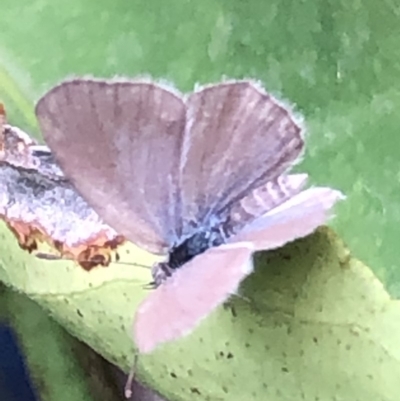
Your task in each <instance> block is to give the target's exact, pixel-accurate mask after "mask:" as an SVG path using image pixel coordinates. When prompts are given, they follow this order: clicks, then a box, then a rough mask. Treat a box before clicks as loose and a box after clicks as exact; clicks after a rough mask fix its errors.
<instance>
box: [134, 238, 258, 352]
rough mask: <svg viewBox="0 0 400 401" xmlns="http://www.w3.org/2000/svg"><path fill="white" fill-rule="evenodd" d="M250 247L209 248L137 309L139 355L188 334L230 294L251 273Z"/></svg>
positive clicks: (136, 332)
mask: <svg viewBox="0 0 400 401" xmlns="http://www.w3.org/2000/svg"><path fill="white" fill-rule="evenodd" d="M252 252H253V248H252V246H251V244H248V243H240V244H235V245H223V246H220V247H217V248H212V249H209V250H208V251H206V252H205V253H203V254H201V255H198V256H196V257H195V258H194V259H192V260H191V261H190V262H188V263H186V264H185V265H184V266H182V267H181V268H180V269H177V270H176V272H174V274H173V275H172V276H171V277H170V278H169V279H168V280H167V281H166V282H165V283H163V284H162V285H160V286H159V287H158V288H157V289H155V290H154V291H153V292H151V293H150V294H149V296H148V297H147V298H146V299H145V300H144V301H143V303H142V304H141V305H140V306H139V308H138V310H137V312H136V315H135V319H134V324H133V335H134V341H135V344H136V346H137V348H138V350H139V352H141V353H148V352H151V351H152V350H153V349H154V348H156V347H157V346H158V345H159V344H161V343H164V342H167V341H171V340H174V339H177V338H179V337H182V336H184V335H185V334H188V333H189V332H190V331H192V330H193V329H194V328H195V327H196V326H197V325H198V324H199V323H200V321H201V320H202V319H203V318H205V317H206V316H207V315H208V314H209V313H210V312H211V311H212V310H213V309H215V308H216V307H217V306H218V305H220V304H221V303H223V302H224V301H225V300H226V299H227V298H228V297H229V296H230V295H231V294H234V293H235V292H236V290H237V288H238V286H239V284H240V282H241V281H242V280H243V279H244V278H245V277H246V276H247V275H248V274H250V273H251V271H252V270H253V263H252V260H251V255H252Z"/></svg>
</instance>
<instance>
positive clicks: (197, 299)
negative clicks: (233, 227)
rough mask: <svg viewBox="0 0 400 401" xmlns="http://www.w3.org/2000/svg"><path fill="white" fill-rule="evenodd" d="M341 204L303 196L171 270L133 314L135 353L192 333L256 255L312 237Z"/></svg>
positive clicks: (323, 193) (313, 194)
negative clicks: (265, 250) (230, 240)
mask: <svg viewBox="0 0 400 401" xmlns="http://www.w3.org/2000/svg"><path fill="white" fill-rule="evenodd" d="M340 199H343V195H342V194H341V193H340V192H339V191H335V190H332V189H330V188H311V189H308V190H305V191H303V192H301V193H299V194H297V195H295V196H294V197H293V198H292V199H291V200H289V201H287V202H284V203H283V204H281V205H280V206H278V207H277V208H275V209H274V210H272V211H270V212H269V213H266V214H265V215H264V216H262V217H260V218H259V219H256V220H255V221H254V222H253V223H251V224H249V225H248V226H247V227H246V228H245V229H244V230H243V231H242V232H241V233H240V234H238V235H237V236H235V237H234V238H233V241H234V242H232V243H230V244H227V245H223V246H220V247H216V248H211V249H209V250H208V251H206V252H205V253H203V254H201V255H198V256H196V257H195V258H194V259H192V260H191V261H190V262H188V263H186V264H185V265H184V266H182V267H181V268H180V269H178V270H176V272H174V274H173V275H172V276H171V277H170V278H169V279H168V280H167V281H166V282H164V283H163V284H162V285H161V286H160V287H158V288H157V289H156V290H154V291H153V292H152V293H151V294H150V295H149V296H148V297H147V298H146V299H145V300H144V301H143V303H142V304H141V305H140V306H139V308H138V310H137V313H136V316H135V320H134V326H133V333H134V340H135V344H136V346H137V347H138V350H139V352H142V353H148V352H151V351H152V350H153V349H154V348H156V347H157V346H158V345H159V344H161V343H164V342H167V341H171V340H174V339H178V338H179V337H182V336H184V335H185V334H188V333H189V332H190V331H192V330H193V329H194V328H195V327H196V326H197V325H198V324H199V323H200V321H201V320H202V319H203V318H204V317H206V316H207V315H208V314H209V313H210V312H211V311H212V310H213V309H214V308H216V307H217V306H218V305H220V304H221V303H222V302H224V301H225V300H226V299H227V298H228V297H229V295H231V294H233V293H235V292H236V290H237V288H238V286H239V284H240V282H241V281H242V280H243V279H244V278H245V277H246V276H247V275H248V274H250V273H251V272H252V270H253V265H252V261H251V255H252V253H253V252H254V251H255V250H261V249H273V248H277V247H280V246H282V245H284V244H286V243H287V242H290V241H293V240H295V239H296V238H301V237H304V236H306V235H308V234H310V233H312V232H313V231H314V230H315V229H316V228H317V227H318V226H320V225H322V224H324V223H325V222H326V221H327V219H328V217H329V212H330V211H331V209H332V207H333V205H334V204H335V203H336V202H337V201H338V200H340Z"/></svg>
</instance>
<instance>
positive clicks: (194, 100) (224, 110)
mask: <svg viewBox="0 0 400 401" xmlns="http://www.w3.org/2000/svg"><path fill="white" fill-rule="evenodd" d="M187 108H188V110H187V127H186V136H185V141H184V147H183V153H182V160H181V174H182V176H181V189H182V207H183V216H182V217H183V219H184V221H198V222H202V221H204V220H205V219H206V218H207V216H210V214H212V213H213V212H216V213H218V212H220V211H221V210H223V209H224V208H226V207H227V206H228V205H230V204H232V203H233V202H234V201H237V200H239V199H240V198H242V197H243V196H244V195H245V194H247V193H248V192H249V191H250V190H252V189H254V188H256V187H258V186H260V185H262V184H264V183H266V182H268V181H270V180H272V179H274V178H276V177H278V176H279V175H280V174H282V173H283V172H284V171H286V170H287V169H288V168H289V167H290V166H291V165H292V164H293V162H294V161H295V160H296V159H297V158H298V157H299V155H300V153H301V151H302V148H303V138H302V132H301V127H300V126H299V125H298V124H297V123H296V122H295V121H294V119H293V117H292V115H291V114H290V113H289V111H288V110H287V109H286V108H285V107H283V106H281V105H280V104H279V103H278V102H277V101H276V100H275V99H273V98H272V97H271V96H270V95H268V94H266V93H265V92H262V91H261V90H260V89H258V88H257V87H256V86H255V85H254V84H252V83H251V82H247V81H243V82H232V83H222V84H218V85H213V86H210V87H206V88H205V89H202V90H199V91H198V92H194V93H193V94H191V95H190V96H189V98H188V100H187Z"/></svg>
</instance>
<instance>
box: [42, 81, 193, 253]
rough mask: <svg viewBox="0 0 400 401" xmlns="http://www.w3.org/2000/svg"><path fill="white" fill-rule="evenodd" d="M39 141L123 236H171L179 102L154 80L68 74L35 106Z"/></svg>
mask: <svg viewBox="0 0 400 401" xmlns="http://www.w3.org/2000/svg"><path fill="white" fill-rule="evenodd" d="M36 115H37V118H38V120H39V124H40V127H41V129H42V132H43V135H44V138H45V140H46V143H47V144H48V146H49V147H50V149H51V150H52V152H54V155H55V159H56V161H57V162H58V163H59V165H60V166H61V168H62V170H63V172H64V173H65V174H66V176H67V177H68V179H69V180H70V181H71V182H72V183H73V185H74V186H75V187H76V188H77V190H78V191H79V192H80V193H81V195H82V196H83V197H84V198H85V199H86V201H87V202H88V203H89V205H90V206H91V207H92V208H93V209H94V210H95V211H96V212H97V213H98V214H99V215H100V216H101V217H102V218H103V219H104V221H105V222H106V223H107V224H109V225H110V226H111V227H113V228H114V229H115V230H116V231H117V232H118V233H119V234H121V235H124V236H125V237H127V238H128V239H129V240H130V241H132V242H134V243H136V244H137V245H139V246H142V247H144V248H145V249H147V250H149V251H151V252H154V253H163V252H164V251H165V248H166V247H167V246H168V245H169V244H170V243H171V242H173V241H174V240H175V235H176V233H175V227H177V224H178V221H179V218H180V217H179V216H180V210H179V206H180V203H179V193H178V185H179V182H178V177H179V160H180V154H181V148H182V141H183V135H184V128H185V104H184V102H183V101H182V99H181V97H180V96H179V95H176V94H174V93H173V92H171V91H168V90H166V89H164V88H162V87H161V86H159V85H156V84H154V83H146V82H129V81H111V80H110V81H105V80H95V79H73V80H70V81H66V82H63V83H61V84H60V85H58V86H56V87H54V88H53V89H51V90H50V91H49V92H48V93H47V94H45V95H44V96H43V97H42V98H41V99H40V100H39V102H38V104H37V106H36Z"/></svg>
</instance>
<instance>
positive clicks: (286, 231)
mask: <svg viewBox="0 0 400 401" xmlns="http://www.w3.org/2000/svg"><path fill="white" fill-rule="evenodd" d="M342 199H344V196H343V194H342V193H341V192H340V191H337V190H334V189H331V188H325V187H321V188H318V187H317V188H309V189H307V190H305V191H302V192H300V193H299V194H297V195H295V196H294V197H292V198H291V199H290V200H288V201H286V202H284V203H282V204H281V205H279V206H278V207H276V208H275V209H272V210H271V211H269V212H267V213H266V214H264V215H263V216H261V217H259V218H258V219H255V220H254V221H253V222H252V223H250V224H248V225H247V226H245V227H244V229H243V230H242V231H240V232H239V233H238V234H237V235H236V236H233V237H232V238H231V239H230V242H232V243H235V242H238V243H240V242H241V241H250V242H251V243H252V244H253V245H254V247H255V249H257V250H268V249H274V248H279V247H281V246H283V245H285V244H286V243H288V242H291V241H294V240H296V239H297V238H302V237H305V236H307V235H309V234H311V233H312V232H314V231H315V230H316V229H317V228H318V227H319V226H321V225H323V224H325V223H327V222H328V220H329V219H330V217H331V215H332V209H333V207H334V205H335V204H336V203H337V202H338V201H339V200H342Z"/></svg>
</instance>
